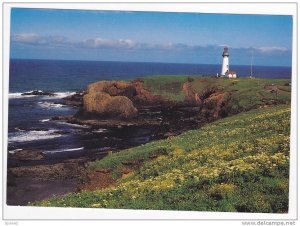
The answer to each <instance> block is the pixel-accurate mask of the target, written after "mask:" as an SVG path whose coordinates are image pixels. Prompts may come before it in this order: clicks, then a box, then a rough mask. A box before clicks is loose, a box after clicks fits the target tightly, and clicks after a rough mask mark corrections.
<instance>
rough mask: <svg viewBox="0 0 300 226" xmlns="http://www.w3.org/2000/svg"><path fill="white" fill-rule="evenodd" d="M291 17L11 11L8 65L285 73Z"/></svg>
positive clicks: (288, 57)
mask: <svg viewBox="0 0 300 226" xmlns="http://www.w3.org/2000/svg"><path fill="white" fill-rule="evenodd" d="M292 23H293V21H292V17H291V16H281V15H246V14H244V15H238V14H208V13H165V12H129V11H127V12H126V11H92V10H90V11H89V10H63V9H61V10H54V9H29V8H27V9H26V8H13V9H12V11H11V30H10V57H11V58H18V59H63V60H96V61H98V60H99V61H131V62H168V63H192V64H219V63H220V62H221V61H222V51H223V48H224V47H225V46H227V47H228V48H229V54H230V58H229V59H230V63H231V64H234V65H249V64H250V62H251V57H252V56H253V64H254V65H270V66H291V57H292Z"/></svg>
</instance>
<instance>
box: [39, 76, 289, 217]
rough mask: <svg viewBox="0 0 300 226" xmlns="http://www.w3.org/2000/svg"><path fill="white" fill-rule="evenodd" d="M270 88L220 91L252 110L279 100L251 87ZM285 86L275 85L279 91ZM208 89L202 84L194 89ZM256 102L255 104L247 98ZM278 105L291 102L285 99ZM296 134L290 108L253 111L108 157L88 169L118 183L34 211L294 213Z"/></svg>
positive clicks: (228, 84) (239, 84)
mask: <svg viewBox="0 0 300 226" xmlns="http://www.w3.org/2000/svg"><path fill="white" fill-rule="evenodd" d="M149 79H150V78H149ZM203 79H204V80H205V81H207V82H210V81H212V80H213V79H210V78H203ZM150 80H151V79H150ZM195 81H197V80H194V81H193V82H195ZM199 81H201V78H200V79H199ZM202 81H203V80H202ZM214 81H218V82H219V81H221V80H219V79H215V80H214ZM152 82H153V81H152ZM263 82H268V83H270V80H263V79H259V80H247V79H237V80H236V81H235V80H223V79H222V82H220V85H222V86H224V87H225V88H226V89H237V90H239V91H237V92H241V93H240V94H239V95H238V96H237V99H239V100H240V101H239V102H238V103H239V104H241V103H244V102H245V108H246V107H247V104H248V103H252V102H251V101H259V100H257V99H258V98H261V96H264V98H266V99H267V98H268V96H271V95H273V93H271V94H269V93H264V92H263V91H262V89H259V90H257V91H256V90H255V89H254V91H253V90H252V89H251V85H252V86H257V83H259V87H260V86H262V85H263ZM284 82H285V81H283V80H273V81H272V83H276V84H278V85H280V86H284ZM147 83H148V81H147V80H146V84H147ZM149 83H150V82H149ZM232 83H235V84H232ZM201 84H202V82H199V84H198V83H195V84H194V87H195V89H197V87H200V86H201ZM249 86H250V87H249ZM243 87H244V88H243ZM245 87H246V88H245ZM248 87H249V88H248ZM252 88H253V87H252ZM199 89H201V88H199ZM247 89H249V90H248V92H246V91H245V90H247ZM259 91H260V92H261V93H259V94H257V92H259ZM158 92H159V90H158ZM283 92H286V91H283ZM242 94H244V96H241V95H242ZM179 95H180V94H179ZM252 95H255V98H254V100H253V99H251V100H248V99H245V98H246V97H249V98H250V97H251V96H252ZM277 98H282V99H283V100H284V101H287V100H288V97H284V96H283V95H282V97H279V95H278V97H277ZM285 98H287V99H285ZM243 101H244V102H243ZM289 135H290V105H281V106H273V107H267V108H260V109H254V110H251V111H248V112H244V113H240V114H238V115H235V116H231V117H227V118H225V119H221V120H218V121H215V122H213V123H211V124H207V125H206V126H204V127H202V128H200V129H198V130H191V131H188V132H186V133H183V134H181V135H179V136H176V137H170V138H168V139H165V140H160V141H154V142H151V143H147V144H145V145H141V146H138V147H135V148H131V149H127V150H123V151H121V152H118V153H114V154H111V155H108V156H106V157H105V158H103V159H101V160H99V161H96V162H94V163H92V164H91V165H90V167H89V170H90V171H97V170H98V171H103V172H107V173H108V174H109V175H110V176H111V177H112V178H114V179H115V180H116V182H115V183H112V184H111V185H110V186H108V187H106V188H104V189H100V188H99V189H96V190H94V191H82V192H80V193H76V194H75V193H72V194H68V195H66V196H64V197H54V198H51V199H49V200H45V201H41V202H36V203H34V204H33V205H35V206H55V207H92V208H123V209H129V208H130V209H160V210H162V209H164V210H198V211H239V212H276V213H283V212H287V211H288V185H289V181H288V175H289ZM100 179H101V178H100Z"/></svg>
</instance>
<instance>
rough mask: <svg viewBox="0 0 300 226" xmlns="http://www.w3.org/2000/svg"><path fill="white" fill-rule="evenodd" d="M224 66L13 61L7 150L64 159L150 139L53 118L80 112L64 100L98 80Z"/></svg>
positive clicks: (242, 72) (267, 70)
mask: <svg viewBox="0 0 300 226" xmlns="http://www.w3.org/2000/svg"><path fill="white" fill-rule="evenodd" d="M220 69H221V65H205V64H174V63H133V62H97V61H64V60H20V59H12V60H11V61H10V70H9V120H8V151H9V152H10V153H14V152H17V151H18V150H25V149H27V150H28V149H30V150H41V151H43V153H44V154H45V155H46V156H48V158H53V159H56V158H57V159H60V158H63V156H65V157H66V158H67V157H68V158H69V157H78V156H81V155H85V154H86V153H88V151H89V150H93V151H95V150H96V151H100V152H101V151H103V150H110V149H117V148H118V146H117V143H118V142H117V141H120V140H124V139H129V140H130V142H131V144H142V143H145V142H148V141H149V140H150V138H148V137H145V136H144V135H143V131H138V130H137V131H124V132H123V133H121V135H120V133H118V135H116V134H115V133H114V131H107V130H105V129H103V130H101V129H97V130H95V131H93V130H92V129H91V128H89V127H87V126H79V125H72V124H67V123H62V122H54V121H51V120H50V119H51V117H53V116H58V115H73V114H75V113H76V111H77V110H78V109H77V108H76V107H71V106H66V105H63V102H62V98H63V97H66V96H68V95H71V94H72V93H74V92H76V91H80V90H84V89H85V88H86V86H87V85H88V84H89V83H92V82H95V81H99V80H128V79H135V78H139V77H142V76H153V75H194V76H202V75H216V74H217V73H219V72H220ZM231 69H232V70H234V71H236V72H237V74H238V76H241V77H243V76H249V75H250V66H240V65H232V66H231ZM253 74H254V75H255V76H256V77H265V78H291V68H290V67H269V66H253ZM31 90H42V91H49V92H54V93H56V94H57V95H56V96H54V97H48V96H22V95H21V93H23V92H28V91H31ZM128 133H130V137H128V136H127V134H128ZM122 134H123V135H122ZM107 137H109V139H108V140H110V142H109V141H107ZM104 138H105V139H104ZM120 142H121V141H120ZM125 146H126V145H125ZM64 153H68V154H67V155H64Z"/></svg>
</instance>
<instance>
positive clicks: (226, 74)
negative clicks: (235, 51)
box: [221, 47, 237, 78]
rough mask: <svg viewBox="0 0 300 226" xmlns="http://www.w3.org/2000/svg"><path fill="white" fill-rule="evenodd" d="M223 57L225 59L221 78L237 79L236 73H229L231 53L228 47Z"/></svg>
mask: <svg viewBox="0 0 300 226" xmlns="http://www.w3.org/2000/svg"><path fill="white" fill-rule="evenodd" d="M222 57H223V63H222V71H221V76H223V77H226V78H236V77H237V75H236V72H234V71H229V53H228V48H227V47H225V48H224V51H223V54H222Z"/></svg>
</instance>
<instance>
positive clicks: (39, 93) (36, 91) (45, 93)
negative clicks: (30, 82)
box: [21, 90, 56, 96]
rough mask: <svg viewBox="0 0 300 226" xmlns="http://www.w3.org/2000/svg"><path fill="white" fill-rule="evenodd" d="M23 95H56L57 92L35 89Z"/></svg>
mask: <svg viewBox="0 0 300 226" xmlns="http://www.w3.org/2000/svg"><path fill="white" fill-rule="evenodd" d="M21 95H22V96H29V95H33V96H55V95H56V94H55V93H51V92H44V91H41V90H33V91H30V92H25V93H22V94H21Z"/></svg>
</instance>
